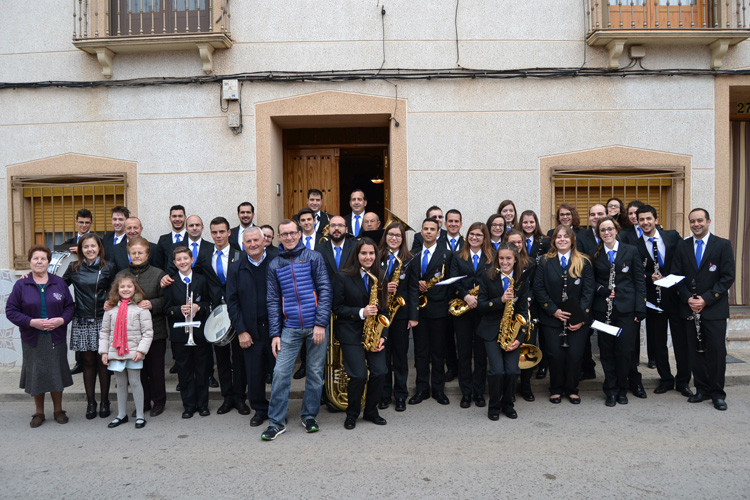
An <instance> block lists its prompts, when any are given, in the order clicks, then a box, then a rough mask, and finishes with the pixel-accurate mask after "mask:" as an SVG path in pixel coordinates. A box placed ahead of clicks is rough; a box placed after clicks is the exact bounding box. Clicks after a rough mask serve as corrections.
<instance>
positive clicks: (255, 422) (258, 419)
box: [250, 411, 268, 427]
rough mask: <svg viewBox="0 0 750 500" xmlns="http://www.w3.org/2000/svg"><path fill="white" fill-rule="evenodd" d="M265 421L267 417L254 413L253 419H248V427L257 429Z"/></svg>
mask: <svg viewBox="0 0 750 500" xmlns="http://www.w3.org/2000/svg"><path fill="white" fill-rule="evenodd" d="M266 420H268V415H266V414H265V413H260V412H257V411H256V412H255V415H253V418H251V419H250V427H258V426H260V425H261V424H262V423H263V422H265V421H266Z"/></svg>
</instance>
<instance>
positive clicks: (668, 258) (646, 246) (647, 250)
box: [634, 231, 710, 312]
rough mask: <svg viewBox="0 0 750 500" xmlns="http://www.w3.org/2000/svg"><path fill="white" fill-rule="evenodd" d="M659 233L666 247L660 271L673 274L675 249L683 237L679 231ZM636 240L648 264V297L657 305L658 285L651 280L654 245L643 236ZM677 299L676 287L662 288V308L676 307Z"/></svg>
mask: <svg viewBox="0 0 750 500" xmlns="http://www.w3.org/2000/svg"><path fill="white" fill-rule="evenodd" d="M659 235H660V236H661V238H662V239H663V240H664V247H665V248H664V249H665V252H664V253H665V255H662V256H661V258H662V260H663V261H664V265H660V266H659V272H660V273H661V275H662V276H667V275H669V274H671V269H672V262H673V261H674V254H675V250H676V249H677V245H678V244H679V243H680V242H681V241H682V237H681V236H680V233H678V232H677V231H659ZM634 241H635V247H636V248H637V249H638V254H639V255H640V258H641V260H642V262H644V263H645V264H646V265H645V266H644V268H643V273H644V274H645V275H646V298H647V299H648V301H649V302H651V303H652V304H654V305H656V302H657V300H656V286H655V285H654V282H653V281H652V280H651V275H652V274H654V245H653V244H652V243H650V242H648V241H645V240H644V239H643V238H636V239H635V240H634ZM709 241H710V240H709ZM676 300H677V288H676V287H671V288H662V289H661V303H662V308H664V307H668V308H670V309H671V308H674V307H676V306H677V302H676ZM668 312H670V311H668Z"/></svg>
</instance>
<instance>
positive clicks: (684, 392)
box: [677, 386, 693, 398]
mask: <svg viewBox="0 0 750 500" xmlns="http://www.w3.org/2000/svg"><path fill="white" fill-rule="evenodd" d="M677 392H679V393H680V394H682V395H683V396H685V397H686V398H689V397H692V396H693V391H691V390H690V387H687V386H682V387H678V388H677Z"/></svg>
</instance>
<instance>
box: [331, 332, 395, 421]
mask: <svg viewBox="0 0 750 500" xmlns="http://www.w3.org/2000/svg"><path fill="white" fill-rule="evenodd" d="M386 343H388V342H387V341H386ZM341 354H342V356H343V358H344V370H346V374H347V375H349V384H348V385H347V400H348V402H349V403H348V406H347V407H346V414H347V416H353V417H358V416H359V412H360V411H361V410H362V394H364V392H365V385H367V396H366V399H365V411H364V416H365V417H374V416H377V415H378V401H380V396H381V394H382V393H383V382H384V381H385V376H386V373H387V371H388V370H387V368H386V366H385V350H382V351H380V352H370V351H366V350H365V348H364V347H362V345H361V344H357V345H353V344H341ZM368 368H369V372H370V376H369V379H368V376H367V372H368Z"/></svg>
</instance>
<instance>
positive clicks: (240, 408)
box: [234, 401, 250, 415]
mask: <svg viewBox="0 0 750 500" xmlns="http://www.w3.org/2000/svg"><path fill="white" fill-rule="evenodd" d="M234 407H235V408H237V412H238V413H239V414H240V415H250V407H249V406H247V403H245V402H244V401H243V402H241V403H236V404H235V405H234Z"/></svg>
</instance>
